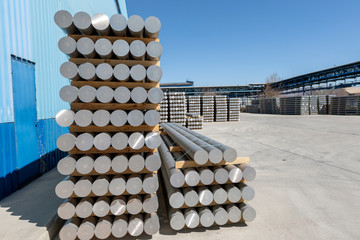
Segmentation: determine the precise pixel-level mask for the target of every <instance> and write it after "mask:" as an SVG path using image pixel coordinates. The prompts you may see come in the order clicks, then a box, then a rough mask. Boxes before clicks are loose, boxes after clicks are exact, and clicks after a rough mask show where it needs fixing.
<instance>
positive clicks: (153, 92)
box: [147, 87, 164, 103]
mask: <svg viewBox="0 0 360 240" xmlns="http://www.w3.org/2000/svg"><path fill="white" fill-rule="evenodd" d="M147 95H148V96H147V97H148V100H149V102H151V103H160V102H161V101H162V100H163V99H164V92H163V90H161V88H157V87H155V88H151V89H150V90H149V91H148V93H147Z"/></svg>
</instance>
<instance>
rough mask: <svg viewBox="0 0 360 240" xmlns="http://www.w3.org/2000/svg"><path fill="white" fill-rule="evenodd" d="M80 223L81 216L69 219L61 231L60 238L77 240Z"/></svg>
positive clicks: (61, 239)
mask: <svg viewBox="0 0 360 240" xmlns="http://www.w3.org/2000/svg"><path fill="white" fill-rule="evenodd" d="M80 223H81V220H80V219H79V218H71V219H69V220H68V221H67V222H66V223H65V225H64V226H63V227H62V228H61V230H60V232H59V238H60V240H75V239H76V236H77V231H78V229H79V226H80Z"/></svg>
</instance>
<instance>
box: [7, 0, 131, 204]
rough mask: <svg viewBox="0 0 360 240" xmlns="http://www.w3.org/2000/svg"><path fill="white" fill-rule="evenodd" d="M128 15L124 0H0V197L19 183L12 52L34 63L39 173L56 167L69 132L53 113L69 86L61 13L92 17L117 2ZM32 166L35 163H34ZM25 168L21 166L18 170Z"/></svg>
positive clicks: (109, 11) (113, 7)
mask: <svg viewBox="0 0 360 240" xmlns="http://www.w3.org/2000/svg"><path fill="white" fill-rule="evenodd" d="M115 1H117V2H118V3H119V6H120V8H121V12H122V14H123V15H125V16H126V17H127V11H126V3H125V0H102V1H98V0H77V1H73V0H2V1H1V2H0V32H1V33H2V34H1V36H0V94H1V95H0V151H1V154H0V199H1V198H3V197H4V196H6V195H8V194H9V193H11V192H13V191H14V190H15V189H16V188H17V187H18V179H19V178H18V176H17V175H18V173H19V172H17V171H16V168H17V165H16V148H15V144H16V142H15V132H14V131H15V130H14V123H13V122H14V107H13V94H12V92H13V91H12V80H11V63H10V59H11V57H10V56H11V54H13V55H16V56H18V57H21V58H24V59H27V60H30V61H32V62H35V63H36V65H35V82H36V101H37V117H38V127H37V131H38V135H39V139H38V143H34V144H39V158H38V160H37V161H39V164H35V165H37V166H40V169H39V174H40V173H42V172H44V171H47V170H49V169H51V168H52V167H54V166H56V163H57V161H58V160H59V159H60V158H61V157H62V156H64V154H63V153H61V152H59V151H58V150H57V148H56V138H57V137H58V136H59V135H61V134H63V133H65V132H66V131H67V129H66V128H61V127H59V126H57V124H56V122H55V120H54V116H55V114H56V113H57V112H58V111H60V110H61V109H64V108H68V107H69V105H68V104H64V103H63V102H62V101H61V100H60V98H59V96H58V92H59V90H60V88H61V87H62V86H64V85H66V84H68V80H66V79H64V78H62V77H61V76H60V73H59V66H60V65H61V64H62V63H63V62H65V61H67V59H66V57H65V56H64V54H62V53H60V51H59V50H58V48H57V42H58V40H59V39H60V38H61V37H62V36H64V33H63V32H62V31H61V30H60V29H59V28H58V27H57V26H56V25H55V23H54V21H53V16H54V14H55V12H56V11H58V10H61V9H65V10H67V11H69V12H70V13H72V14H75V13H76V12H78V11H85V12H87V13H89V14H90V15H93V14H94V13H97V12H102V13H105V14H108V15H112V14H114V13H117V8H116V5H117V4H116V2H115ZM29 164H32V163H29ZM19 171H20V169H19Z"/></svg>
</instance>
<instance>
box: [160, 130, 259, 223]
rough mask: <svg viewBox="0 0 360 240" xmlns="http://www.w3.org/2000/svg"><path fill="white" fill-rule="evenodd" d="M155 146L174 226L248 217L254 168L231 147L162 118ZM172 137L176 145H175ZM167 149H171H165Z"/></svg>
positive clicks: (251, 211) (248, 219)
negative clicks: (158, 143) (157, 144)
mask: <svg viewBox="0 0 360 240" xmlns="http://www.w3.org/2000/svg"><path fill="white" fill-rule="evenodd" d="M162 126H163V128H164V129H165V132H166V134H162V142H161V144H160V147H159V154H160V157H161V161H162V164H161V176H162V183H163V186H164V190H165V193H164V194H166V198H167V202H168V217H169V220H170V226H171V228H173V229H174V230H180V229H182V228H184V227H187V228H196V227H201V226H202V227H210V226H212V225H220V226H221V225H225V224H231V223H237V222H240V221H242V222H251V221H253V220H254V219H255V216H256V212H255V210H254V209H253V208H252V207H251V206H250V205H249V204H248V203H247V202H246V201H250V200H252V199H253V198H254V196H255V192H254V189H253V188H252V187H250V186H249V184H248V183H247V182H248V181H252V180H254V179H255V176H256V172H255V170H254V169H253V168H252V167H250V166H249V165H248V164H246V163H247V162H249V159H248V158H237V152H236V150H235V149H233V148H231V147H229V146H227V145H224V144H222V143H220V142H217V141H215V140H213V139H210V138H208V137H205V136H203V135H201V134H199V133H197V132H194V131H192V130H189V129H187V128H185V127H182V126H180V125H178V124H174V123H163V124H162ZM173 143H175V144H176V145H175V146H174V145H173ZM170 149H171V150H170Z"/></svg>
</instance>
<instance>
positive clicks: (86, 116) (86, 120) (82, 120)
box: [75, 110, 93, 127]
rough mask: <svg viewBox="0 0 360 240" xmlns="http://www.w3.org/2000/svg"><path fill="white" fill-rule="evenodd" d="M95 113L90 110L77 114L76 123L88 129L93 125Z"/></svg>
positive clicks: (80, 111)
mask: <svg viewBox="0 0 360 240" xmlns="http://www.w3.org/2000/svg"><path fill="white" fill-rule="evenodd" d="M92 119H93V113H92V112H91V111H89V110H79V111H77V112H76V113H75V123H76V125H78V126H80V127H87V126H89V125H90V124H91V123H92Z"/></svg>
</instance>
